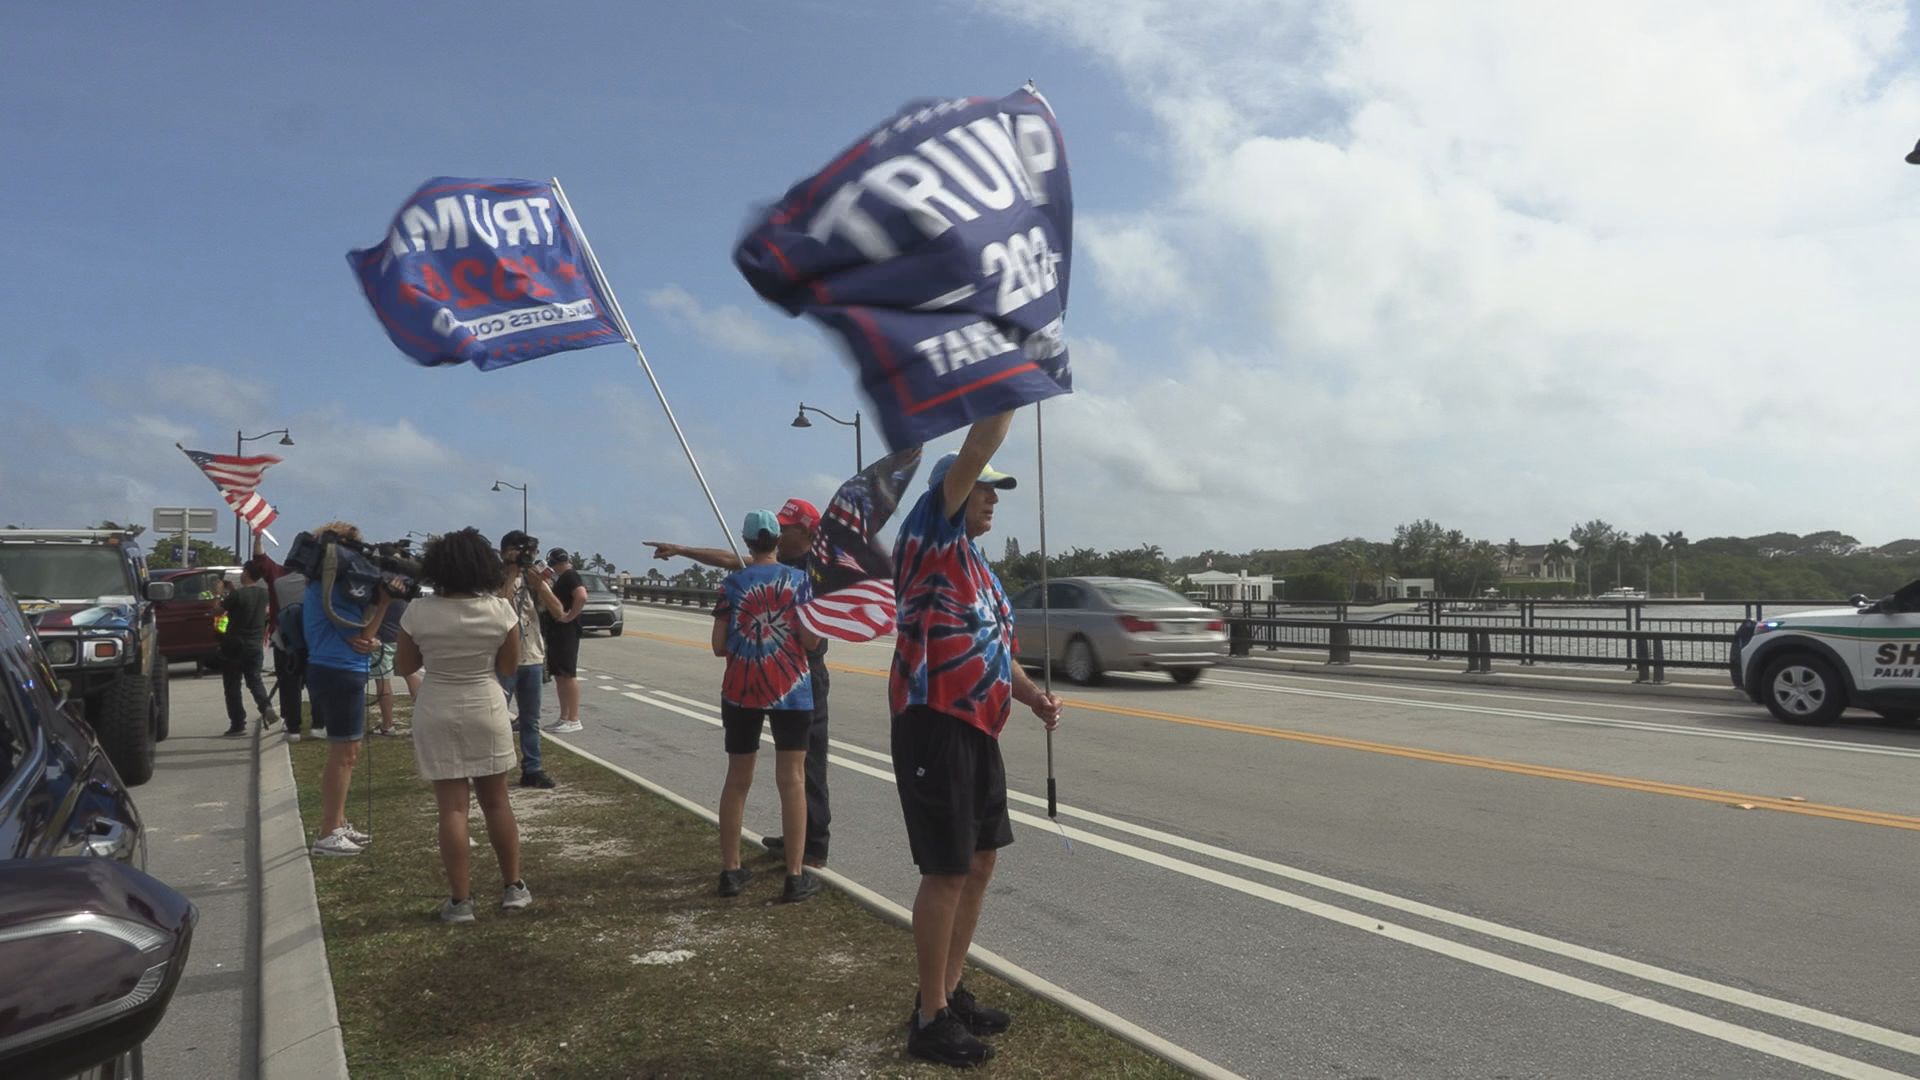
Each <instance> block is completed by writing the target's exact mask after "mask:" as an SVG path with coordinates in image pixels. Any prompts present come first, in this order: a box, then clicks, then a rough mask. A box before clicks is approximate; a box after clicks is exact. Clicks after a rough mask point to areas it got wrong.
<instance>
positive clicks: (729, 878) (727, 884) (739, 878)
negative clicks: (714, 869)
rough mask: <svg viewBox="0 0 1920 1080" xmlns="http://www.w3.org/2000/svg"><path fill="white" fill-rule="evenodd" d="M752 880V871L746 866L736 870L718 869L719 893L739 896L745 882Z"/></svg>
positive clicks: (745, 885) (744, 887)
mask: <svg viewBox="0 0 1920 1080" xmlns="http://www.w3.org/2000/svg"><path fill="white" fill-rule="evenodd" d="M752 880H753V871H751V870H749V869H747V868H746V867H744V866H743V867H741V868H740V869H738V870H722V871H720V895H721V896H739V895H740V894H741V893H742V892H743V891H745V890H746V887H747V882H749V881H752Z"/></svg>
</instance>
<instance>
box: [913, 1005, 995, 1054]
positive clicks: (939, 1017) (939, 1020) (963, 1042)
mask: <svg viewBox="0 0 1920 1080" xmlns="http://www.w3.org/2000/svg"><path fill="white" fill-rule="evenodd" d="M907 1053H909V1054H911V1055H913V1056H914V1057H917V1058H921V1059H923V1060H926V1061H933V1062H938V1063H939V1064H941V1065H952V1066H954V1067H955V1068H960V1069H970V1068H972V1067H973V1066H975V1065H980V1064H983V1063H985V1062H986V1061H987V1059H989V1058H991V1057H993V1047H991V1046H988V1045H987V1044H986V1043H983V1042H981V1041H980V1040H979V1039H976V1038H974V1037H973V1036H972V1035H969V1034H968V1033H967V1026H966V1025H965V1024H963V1023H961V1022H960V1018H959V1017H957V1016H955V1015H953V1010H952V1009H941V1010H940V1011H939V1012H937V1013H934V1014H933V1022H932V1023H930V1024H928V1025H927V1026H926V1027H921V1026H920V1022H919V1019H918V1018H917V1017H916V1018H915V1019H914V1022H913V1030H912V1032H911V1033H909V1034H908V1035H907Z"/></svg>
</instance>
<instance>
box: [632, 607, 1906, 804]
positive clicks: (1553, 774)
mask: <svg viewBox="0 0 1920 1080" xmlns="http://www.w3.org/2000/svg"><path fill="white" fill-rule="evenodd" d="M628 636H630V637H643V638H650V639H652V640H654V641H662V642H666V643H667V644H669V645H683V646H687V647H689V648H696V649H701V650H708V649H710V645H709V644H708V643H707V642H704V641H693V640H691V639H688V638H680V637H671V636H668V635H666V634H653V633H648V632H646V631H628ZM828 667H829V668H831V669H832V670H834V671H844V672H846V673H847V674H850V675H869V676H873V677H875V678H881V679H884V678H886V677H887V673H886V672H885V671H880V670H877V669H874V668H864V667H854V666H852V665H849V664H829V665H828ZM1067 704H1069V705H1071V706H1073V707H1074V708H1076V709H1086V710H1088V711H1091V712H1100V713H1110V714H1112V715H1115V716H1127V717H1132V718H1134V719H1138V720H1156V721H1160V722H1162V723H1168V724H1182V725H1185V726H1187V727H1198V728H1210V729H1212V730H1214V731H1230V732H1233V733H1235V734H1238V735H1257V736H1260V737H1262V738H1267V739H1284V740H1286V741H1288V742H1298V743H1308V744H1310V745H1313V746H1326V747H1332V748H1334V749H1339V750H1358V751H1361V752H1363V753H1368V754H1386V755H1388V756H1390V757H1399V758H1408V759H1410V760H1413V761H1426V762H1432V763H1433V764H1436V765H1456V766H1461V767H1464V768H1469V769H1490V770H1492V771H1494V772H1504V773H1512V774H1514V775H1516V776H1531V777H1535V778H1537V779H1541V780H1564V781H1568V782H1571V783H1576V784H1592V785H1595V786H1597V787H1610V788H1616V789H1618V790H1621V791H1637V792H1640V793H1642V794H1646V795H1667V796H1671V797H1673V798H1678V799H1694V800H1697V801H1700V802H1711V803H1719V804H1721V805H1723V806H1732V807H1739V808H1741V809H1748V808H1751V809H1754V810H1777V811H1780V812H1781V813H1786V814H1801V815H1805V816H1807V817H1818V818H1828V819H1830V820H1833V821H1850V822H1853V823H1855V824H1858V825H1880V826H1883V827H1886V828H1890V829H1908V830H1911V831H1914V832H1920V817H1912V816H1909V815H1906V814H1895V813H1889V812H1887V811H1883V810H1863V809H1860V808H1858V807H1851V806H1829V805H1827V804H1824V803H1810V802H1802V801H1799V800H1796V799H1790V798H1782V797H1780V796H1776V795H1749V794H1744V793H1742V792H1738V791H1721V790H1719V789H1717V788H1703V787H1691V786H1689V785H1686V784H1668V783H1664V782H1661V781H1658V780H1641V779H1637V778H1635V777H1631V776H1614V775H1612V774H1610V773H1597V772H1586V771H1584V770H1580V769H1559V768H1554V767H1552V766H1549V765H1530V764H1528V763H1526V762H1522V761H1503V760H1501V759H1499V758H1488V757H1478V756H1475V755H1472V754H1453V753H1448V752H1446V751H1443V750H1423V749H1421V748H1419V747H1414V746H1400V745H1397V744H1395V743H1380V742H1369V741H1367V740H1364V739H1345V738H1341V737H1340V736H1338V735H1321V734H1317V733H1314V732H1310V731H1292V730H1288V729H1286V728H1273V727H1263V726H1261V725H1258V724H1242V723H1236V722H1234V721H1231V720H1210V719H1207V718H1205V717H1199V716H1182V715H1180V714H1178V713H1166V712H1157V711H1155V710H1152V709H1138V708H1133V707H1131V706H1126V705H1108V704H1105V703H1103V702H1097V701H1085V700H1082V699H1078V698H1076V699H1072V700H1069V701H1067Z"/></svg>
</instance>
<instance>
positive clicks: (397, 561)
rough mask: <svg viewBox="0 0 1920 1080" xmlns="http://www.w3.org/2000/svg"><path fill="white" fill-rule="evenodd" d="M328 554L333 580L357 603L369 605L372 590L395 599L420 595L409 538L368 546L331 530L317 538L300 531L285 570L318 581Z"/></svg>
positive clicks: (289, 553) (417, 563)
mask: <svg viewBox="0 0 1920 1080" xmlns="http://www.w3.org/2000/svg"><path fill="white" fill-rule="evenodd" d="M329 553H331V555H332V558H333V576H334V581H335V582H336V583H338V584H339V586H340V587H341V588H342V589H343V590H344V591H345V592H346V594H347V596H348V598H349V599H352V600H353V601H355V602H357V603H362V604H365V603H370V602H371V601H372V600H373V599H374V590H376V589H381V590H384V591H385V592H386V593H387V595H389V596H391V597H393V598H394V599H396V600H412V599H414V598H415V597H417V596H419V595H420V582H419V578H420V563H419V561H418V560H416V559H415V558H414V557H413V541H412V540H410V539H406V540H393V541H389V542H386V543H378V544H368V543H364V542H361V541H355V540H348V539H346V538H345V537H343V536H341V535H340V534H338V533H335V532H331V531H329V532H324V533H321V534H320V535H319V536H318V537H315V536H314V535H313V534H312V533H304V532H303V533H301V534H300V535H299V536H296V537H294V538H293V546H291V547H289V548H288V549H287V563H286V565H287V569H289V570H293V571H297V572H299V573H301V574H305V575H306V577H307V580H309V581H319V580H321V579H322V578H323V577H324V576H325V574H326V569H327V558H328V555H329Z"/></svg>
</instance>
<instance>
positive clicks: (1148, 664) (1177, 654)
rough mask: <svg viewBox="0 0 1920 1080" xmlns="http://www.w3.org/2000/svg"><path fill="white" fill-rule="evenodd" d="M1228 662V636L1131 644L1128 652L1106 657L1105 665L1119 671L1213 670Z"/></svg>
mask: <svg viewBox="0 0 1920 1080" xmlns="http://www.w3.org/2000/svg"><path fill="white" fill-rule="evenodd" d="M1226 658H1227V635H1225V634H1215V633H1206V634H1190V635H1185V636H1183V637H1181V638H1179V639H1177V640H1167V639H1157V640H1152V639H1150V640H1130V641H1128V642H1127V643H1126V646H1125V648H1123V649H1115V650H1113V651H1112V652H1111V653H1103V654H1102V655H1101V658H1100V659H1101V662H1102V663H1104V664H1105V665H1106V666H1107V667H1108V668H1109V669H1111V670H1115V671H1124V670H1133V671H1166V670H1168V669H1171V668H1197V667H1212V666H1214V665H1215V664H1218V663H1220V662H1221V661H1222V660H1225V659H1226Z"/></svg>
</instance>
